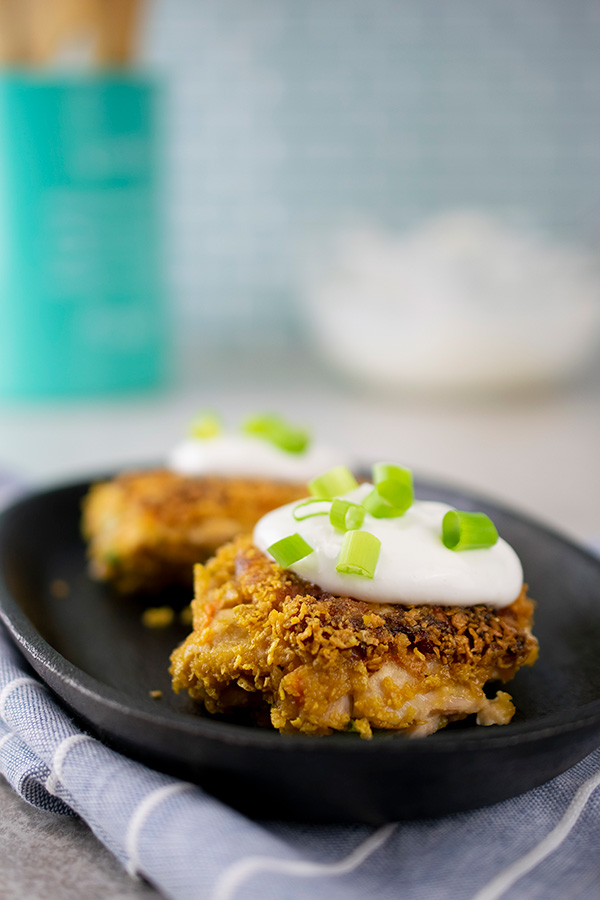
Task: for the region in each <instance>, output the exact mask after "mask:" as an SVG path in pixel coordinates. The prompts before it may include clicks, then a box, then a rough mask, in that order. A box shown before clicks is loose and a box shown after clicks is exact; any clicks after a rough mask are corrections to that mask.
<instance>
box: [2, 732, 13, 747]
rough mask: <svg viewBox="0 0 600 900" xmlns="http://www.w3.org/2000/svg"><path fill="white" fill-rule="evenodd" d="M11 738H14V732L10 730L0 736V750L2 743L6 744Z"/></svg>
mask: <svg viewBox="0 0 600 900" xmlns="http://www.w3.org/2000/svg"><path fill="white" fill-rule="evenodd" d="M11 738H14V734H13V733H12V732H11V731H9V732H8V734H5V735H4V737H1V738H0V750H2V748H3V747H4V745H5V744H7V743H8V742H9V741H10V739H11Z"/></svg>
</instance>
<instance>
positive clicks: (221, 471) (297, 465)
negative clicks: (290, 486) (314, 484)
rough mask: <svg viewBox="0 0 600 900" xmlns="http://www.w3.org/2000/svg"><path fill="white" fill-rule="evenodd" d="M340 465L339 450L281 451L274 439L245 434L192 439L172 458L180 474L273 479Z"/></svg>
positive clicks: (303, 475) (304, 475)
mask: <svg viewBox="0 0 600 900" xmlns="http://www.w3.org/2000/svg"><path fill="white" fill-rule="evenodd" d="M337 465H340V453H339V451H337V450H333V449H330V448H329V447H323V446H320V445H318V444H313V443H311V444H309V446H308V447H307V449H306V450H304V451H303V452H302V453H289V452H287V451H286V450H281V449H280V448H279V447H276V446H275V445H274V444H272V443H271V442H270V441H267V440H264V439H263V438H257V437H251V436H250V435H244V434H223V435H217V436H216V437H213V438H188V439H187V440H185V441H182V442H181V443H180V444H178V445H177V446H176V447H175V449H174V450H173V451H172V452H171V453H170V455H169V457H168V466H169V468H170V469H171V470H172V471H174V472H178V473H179V474H180V475H191V476H196V475H224V476H230V477H235V476H238V477H246V478H269V479H270V480H272V481H309V480H310V479H311V478H315V477H316V476H317V475H322V474H323V472H325V471H326V470H327V469H331V468H332V467H333V466H337Z"/></svg>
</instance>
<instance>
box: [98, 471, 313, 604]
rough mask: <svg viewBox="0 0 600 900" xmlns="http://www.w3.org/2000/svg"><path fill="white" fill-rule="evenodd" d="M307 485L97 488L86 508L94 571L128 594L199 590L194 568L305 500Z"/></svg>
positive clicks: (198, 481) (159, 482) (147, 475)
mask: <svg viewBox="0 0 600 900" xmlns="http://www.w3.org/2000/svg"><path fill="white" fill-rule="evenodd" d="M305 493H306V487H305V485H304V484H289V483H282V482H276V481H268V480H266V479H264V480H263V479H257V478H225V477H218V476H205V477H198V478H194V477H189V476H184V475H178V474H176V473H174V472H171V471H169V470H167V469H156V470H152V471H143V472H131V473H127V474H123V475H119V476H118V477H117V478H115V479H114V480H112V481H106V482H102V483H99V484H96V485H94V486H93V487H92V488H91V490H90V491H89V493H88V495H87V496H86V497H85V499H84V502H83V520H82V529H83V534H84V537H85V538H86V539H87V540H88V542H89V548H88V555H89V559H90V571H91V573H92V576H93V577H94V578H97V579H99V580H102V581H110V582H112V583H113V584H114V585H115V587H116V588H117V589H118V590H119V591H121V592H123V593H132V592H135V591H142V590H143V591H151V592H156V591H159V590H161V589H162V588H164V587H167V586H170V585H174V584H179V585H190V586H191V584H192V572H193V565H194V563H197V562H199V561H203V560H205V559H206V558H207V557H209V556H210V555H211V553H214V552H215V550H216V549H217V547H219V546H220V545H221V544H223V543H225V542H226V541H229V540H231V539H232V538H233V537H235V536H236V535H237V534H239V533H240V532H243V531H248V530H249V529H251V528H252V527H253V526H254V524H255V523H256V521H257V520H258V519H260V518H261V516H263V515H264V514H265V513H267V512H269V511H270V510H272V509H274V508H276V507H278V506H280V505H281V504H283V503H289V502H291V501H293V500H297V499H300V498H301V497H303V496H304V495H305Z"/></svg>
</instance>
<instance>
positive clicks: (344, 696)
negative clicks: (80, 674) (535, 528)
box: [171, 536, 538, 737]
mask: <svg viewBox="0 0 600 900" xmlns="http://www.w3.org/2000/svg"><path fill="white" fill-rule="evenodd" d="M192 609H193V615H194V626H193V631H192V633H191V634H190V635H189V636H188V638H187V639H186V641H185V642H184V643H183V644H182V645H181V646H180V647H178V648H177V649H176V650H175V651H174V653H173V655H172V657H171V674H172V677H173V688H174V690H175V691H181V690H187V691H189V693H190V695H191V696H192V697H193V698H195V699H197V700H200V701H202V702H203V703H204V705H205V706H206V708H207V709H208V711H209V712H212V713H219V712H227V711H231V710H232V709H233V708H235V707H240V706H252V705H254V704H259V705H261V704H262V705H263V706H264V705H265V704H266V705H268V707H269V708H270V715H271V722H272V723H273V725H274V726H275V728H278V729H279V730H280V731H283V732H307V733H312V734H329V733H331V732H332V731H336V730H337V731H340V730H354V731H358V732H359V733H360V734H361V735H362V736H363V737H370V736H371V733H372V729H373V728H381V729H394V730H402V731H403V732H405V733H407V734H410V735H427V734H431V733H432V732H434V731H437V730H438V729H439V728H443V727H444V726H445V725H446V724H447V723H448V722H450V721H453V720H455V719H462V718H464V717H465V716H468V715H471V714H476V715H477V722H478V724H480V725H491V724H505V723H507V722H509V721H510V719H511V718H512V716H513V714H514V706H513V704H512V702H511V698H510V695H509V694H507V693H506V692H504V691H498V692H497V693H496V695H495V696H494V697H493V698H492V699H488V697H487V696H486V694H485V693H484V688H485V685H486V684H487V682H489V681H493V680H500V681H503V682H505V681H509V680H510V679H511V678H513V676H514V675H515V674H516V672H517V671H518V669H519V668H520V667H521V666H525V665H532V664H533V663H534V662H535V659H536V658H537V653H538V646H537V641H536V639H535V638H534V637H533V636H532V634H531V624H532V614H533V602H532V601H531V600H530V599H528V597H527V596H526V589H525V588H523V591H522V593H521V595H520V596H519V597H518V599H517V600H515V602H514V603H512V604H511V605H510V606H507V607H504V608H502V609H494V608H492V607H490V606H483V605H479V606H471V607H466V608H463V607H441V606H399V605H390V604H378V603H365V602H363V601H360V600H354V599H351V598H348V597H337V596H334V595H332V594H330V593H327V592H324V591H321V590H320V589H319V588H318V587H316V586H315V585H313V584H309V583H307V582H306V581H304V580H303V579H301V578H300V577H298V576H297V575H294V574H293V573H291V572H289V571H287V570H283V569H281V568H280V567H279V566H278V565H277V564H276V563H275V562H273V561H272V560H270V559H269V558H267V557H266V556H265V555H264V554H263V553H261V552H260V551H259V550H258V549H256V547H254V546H253V545H252V542H251V538H250V537H249V536H242V537H238V538H237V539H236V540H235V541H233V542H232V543H230V544H228V545H226V546H224V547H222V548H221V549H220V550H219V551H218V553H217V555H216V556H215V557H214V558H213V559H211V560H210V561H209V562H208V563H207V564H206V565H205V566H201V565H198V566H196V567H195V599H194V601H193V603H192Z"/></svg>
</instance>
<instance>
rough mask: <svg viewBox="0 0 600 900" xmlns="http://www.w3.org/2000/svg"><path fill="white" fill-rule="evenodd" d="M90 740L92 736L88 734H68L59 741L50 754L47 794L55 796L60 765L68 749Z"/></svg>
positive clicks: (60, 773) (46, 785)
mask: <svg viewBox="0 0 600 900" xmlns="http://www.w3.org/2000/svg"><path fill="white" fill-rule="evenodd" d="M92 740H93V738H91V737H90V735H89V734H70V735H69V737H66V738H65V739H64V740H63V741H61V742H60V744H59V745H58V747H57V748H56V750H55V751H54V754H53V756H52V766H51V768H50V774H49V775H48V777H47V778H46V784H45V788H46V790H47V791H48V793H49V794H54V796H56V791H57V788H58V784H59V782H60V780H61V778H62V767H63V764H64V761H65V759H66V756H67V753H68V752H69V750H71V749H72V748H73V747H75V746H76V745H77V744H82V743H83V742H85V741H92Z"/></svg>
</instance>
